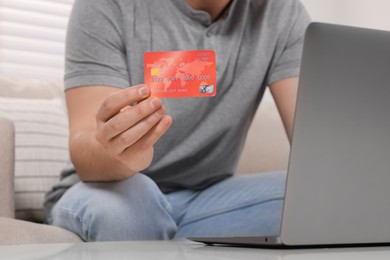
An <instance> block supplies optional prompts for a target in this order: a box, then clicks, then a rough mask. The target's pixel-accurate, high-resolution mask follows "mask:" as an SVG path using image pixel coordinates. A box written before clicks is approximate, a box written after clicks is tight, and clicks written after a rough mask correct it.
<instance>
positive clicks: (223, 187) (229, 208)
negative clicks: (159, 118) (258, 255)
mask: <svg viewBox="0 0 390 260" xmlns="http://www.w3.org/2000/svg"><path fill="white" fill-rule="evenodd" d="M285 183H286V174H285V173H266V174H255V175H247V176H238V177H232V178H230V179H227V180H225V181H222V182H220V183H217V184H216V185H213V186H211V187H209V188H207V189H205V190H203V191H201V192H192V193H191V192H188V191H184V192H177V193H173V194H168V195H167V198H168V200H169V201H170V202H171V204H172V206H173V211H174V214H173V217H174V218H175V220H176V223H177V225H178V232H177V233H176V237H188V236H273V235H279V232H280V223H281V215H282V208H283V201H284V192H285ZM178 197H183V198H184V199H181V200H180V199H178ZM179 201H181V204H180V205H177V204H178V203H177V202H179ZM183 201H184V203H185V204H183ZM175 211H176V213H175Z"/></svg>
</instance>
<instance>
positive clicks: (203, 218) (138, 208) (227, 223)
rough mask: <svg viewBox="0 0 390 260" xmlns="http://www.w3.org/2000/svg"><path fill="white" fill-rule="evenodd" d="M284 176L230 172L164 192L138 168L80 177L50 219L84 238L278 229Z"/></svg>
mask: <svg viewBox="0 0 390 260" xmlns="http://www.w3.org/2000/svg"><path fill="white" fill-rule="evenodd" d="M285 177H286V174H285V173H267V174H256V175H247V176H238V177H231V178H229V179H226V180H224V181H221V182H219V183H217V184H215V185H212V186H210V187H209V188H207V189H205V190H201V191H190V190H182V191H177V192H172V193H168V194H164V193H162V192H161V191H160V190H159V188H158V187H157V185H156V184H155V183H154V182H153V181H152V180H151V179H149V178H148V177H146V176H145V175H143V174H137V175H136V176H134V177H132V178H130V179H127V180H124V181H121V182H110V183H82V182H80V183H78V184H76V185H74V186H73V187H72V188H70V189H69V190H68V191H67V192H66V193H65V194H64V195H63V196H62V198H61V199H60V200H59V201H58V202H57V204H56V205H55V207H54V208H53V210H52V220H51V222H52V224H53V225H56V226H59V227H62V228H65V229H67V230H70V231H72V232H74V233H76V234H78V235H79V236H80V237H81V238H82V239H83V240H85V241H113V240H159V239H174V238H182V237H189V236H264V235H267V236H272V235H278V234H279V232H280V223H281V214H282V213H281V212H282V207H283V199H284V187H285V179H286V178H285Z"/></svg>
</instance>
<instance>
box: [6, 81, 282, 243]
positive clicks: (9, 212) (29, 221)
mask: <svg viewBox="0 0 390 260" xmlns="http://www.w3.org/2000/svg"><path fill="white" fill-rule="evenodd" d="M63 97H64V96H63V90H62V86H61V84H60V83H55V82H44V81H38V80H17V79H12V78H8V77H3V76H0V133H1V134H0V245H6V244H27V243H60V242H80V241H81V240H80V239H79V237H78V236H76V235H75V234H73V233H71V232H68V231H66V230H63V229H60V228H57V227H52V226H48V225H45V224H38V223H34V222H40V221H42V201H43V197H44V193H45V192H46V191H47V190H48V189H49V188H50V187H51V185H52V184H53V183H55V182H57V181H58V178H59V172H60V169H61V168H62V167H64V164H65V163H66V161H67V160H68V158H69V153H68V149H67V145H68V141H67V117H66V108H65V105H64V98H63ZM43 110H44V111H47V113H46V112H42V111H43ZM40 113H41V114H40ZM42 113H43V114H42ZM288 153H289V144H288V141H287V138H286V136H285V133H284V129H283V127H282V124H281V120H280V117H279V115H278V113H277V111H276V108H275V105H274V103H273V100H272V98H271V96H270V94H269V93H268V92H267V93H266V96H265V98H264V101H263V103H262V105H261V107H260V109H259V111H258V113H257V115H256V117H255V120H254V123H253V125H252V126H251V129H250V132H249V134H248V138H247V142H246V145H245V148H244V151H243V155H242V158H241V161H240V164H239V167H238V174H247V173H252V172H267V171H274V170H284V169H286V165H287V159H288Z"/></svg>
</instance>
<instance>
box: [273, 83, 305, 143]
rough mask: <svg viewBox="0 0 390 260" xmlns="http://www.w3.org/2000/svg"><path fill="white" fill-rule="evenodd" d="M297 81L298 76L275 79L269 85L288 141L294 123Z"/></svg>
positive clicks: (290, 137)
mask: <svg viewBox="0 0 390 260" xmlns="http://www.w3.org/2000/svg"><path fill="white" fill-rule="evenodd" d="M298 81H299V78H288V79H284V80H280V81H277V82H275V83H273V84H272V85H271V86H270V90H271V93H272V96H273V97H274V100H275V103H276V106H277V108H278V110H279V113H280V116H281V118H282V121H283V125H284V128H285V130H286V133H287V136H288V138H289V140H290V143H291V139H292V131H293V125H294V116H295V105H296V102H297V93H298Z"/></svg>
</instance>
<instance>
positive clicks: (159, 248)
mask: <svg viewBox="0 0 390 260" xmlns="http://www.w3.org/2000/svg"><path fill="white" fill-rule="evenodd" d="M0 259H1V260H3V259H12V260H14V259H15V260H17V259H42V260H46V259H55V260H61V259H66V260H69V259H72V260H73V259H83V260H103V259H104V260H121V259H146V260H149V259H150V260H195V259H196V260H198V259H200V260H224V259H226V260H228V259H243V260H244V259H245V260H252V259H256V260H327V259H332V260H366V259H369V260H388V259H390V247H378V248H343V249H305V250H302V249H300V250H271V249H258V248H239V247H222V246H204V245H202V244H198V243H195V242H191V241H184V240H183V241H147V242H144V241H132V242H99V243H77V244H40V245H21V246H0Z"/></svg>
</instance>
